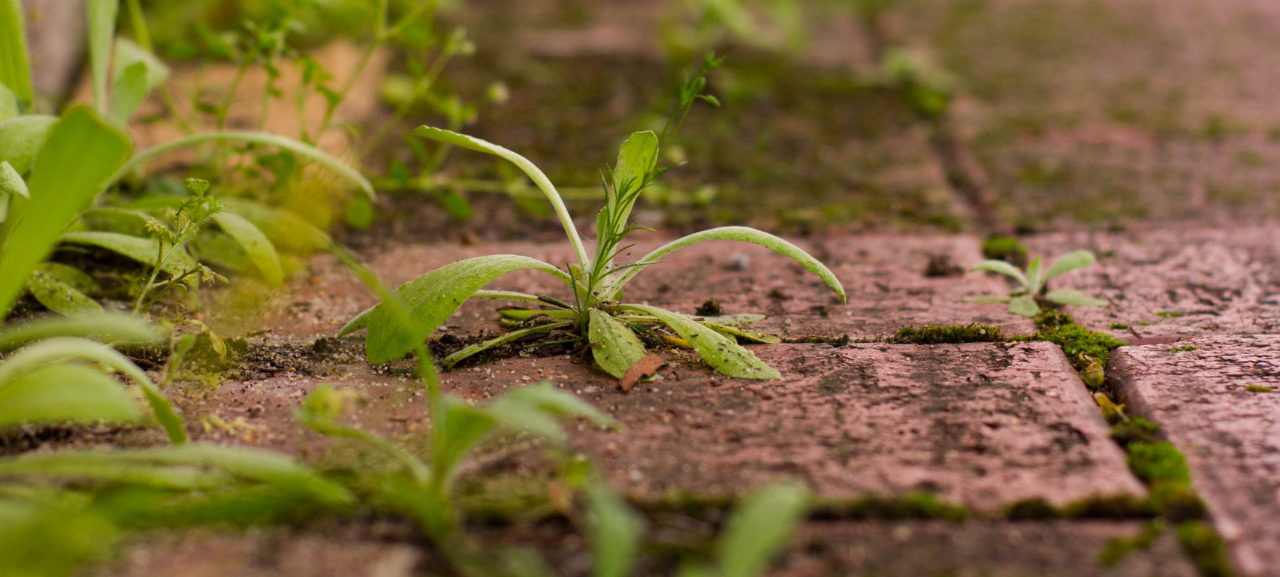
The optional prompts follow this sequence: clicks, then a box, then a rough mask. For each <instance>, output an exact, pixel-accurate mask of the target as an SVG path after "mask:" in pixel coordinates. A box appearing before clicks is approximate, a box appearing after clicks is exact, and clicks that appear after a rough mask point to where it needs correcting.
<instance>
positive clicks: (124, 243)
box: [59, 231, 196, 276]
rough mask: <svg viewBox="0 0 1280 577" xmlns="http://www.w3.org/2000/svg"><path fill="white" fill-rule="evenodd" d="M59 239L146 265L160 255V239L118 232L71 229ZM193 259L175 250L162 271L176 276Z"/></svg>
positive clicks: (189, 265) (190, 263) (191, 264)
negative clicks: (100, 249) (105, 251)
mask: <svg viewBox="0 0 1280 577" xmlns="http://www.w3.org/2000/svg"><path fill="white" fill-rule="evenodd" d="M59 240H61V241H62V242H65V243H68V244H82V245H88V246H96V247H98V248H102V249H106V250H109V251H111V252H114V253H116V254H118V255H121V256H125V257H128V258H131V259H133V260H136V261H138V262H140V263H142V264H145V265H148V266H155V264H156V260H157V259H158V258H159V257H160V241H159V240H157V239H154V238H141V237H137V236H130V235H127V234H120V233H118V232H98V231H73V232H67V233H63V235H62V236H61V237H59ZM195 264H196V263H195V260H194V259H192V258H191V255H190V254H187V252H186V251H184V250H175V251H173V253H172V254H171V256H170V257H169V261H168V262H166V263H165V264H164V267H163V270H164V272H166V273H168V274H170V275H173V276H177V275H180V274H182V271H183V267H187V268H190V267H194V266H195Z"/></svg>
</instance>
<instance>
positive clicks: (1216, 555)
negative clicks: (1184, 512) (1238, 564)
mask: <svg viewBox="0 0 1280 577" xmlns="http://www.w3.org/2000/svg"><path fill="white" fill-rule="evenodd" d="M1178 542H1180V543H1182V550H1183V551H1185V552H1186V553H1187V556H1188V557H1190V558H1191V562H1192V563H1194V564H1195V566H1196V569H1197V570H1199V571H1200V575H1201V576H1202V577H1230V576H1231V575H1234V574H1235V571H1234V570H1233V569H1232V567H1231V557H1230V555H1229V554H1228V553H1227V545H1226V543H1225V542H1223V540H1222V537H1221V536H1220V535H1218V532H1217V531H1215V530H1214V529H1213V526H1212V525H1210V524H1208V523H1204V522H1201V521H1188V522H1186V523H1182V524H1181V525H1178Z"/></svg>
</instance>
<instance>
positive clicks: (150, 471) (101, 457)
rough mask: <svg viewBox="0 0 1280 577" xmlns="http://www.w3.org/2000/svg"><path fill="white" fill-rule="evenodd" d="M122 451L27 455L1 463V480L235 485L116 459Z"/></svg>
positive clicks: (189, 472)
mask: <svg viewBox="0 0 1280 577" xmlns="http://www.w3.org/2000/svg"><path fill="white" fill-rule="evenodd" d="M121 453H123V451H66V452H59V453H48V454H37V453H27V454H25V455H22V456H19V457H17V458H13V459H5V460H0V478H4V477H18V478H22V477H30V478H38V479H74V480H91V481H97V482H100V483H127V484H130V485H140V486H145V487H156V488H163V489H186V490H191V489H214V488H217V487H221V486H226V485H227V484H228V483H231V482H234V480H235V479H233V478H232V477H231V476H229V475H226V474H218V473H214V474H210V473H209V472H206V471H200V470H197V469H191V468H185V467H184V468H174V467H160V466H155V465H153V464H147V463H139V462H136V461H133V460H128V459H116V458H113V457H115V456H118V455H120V454H121Z"/></svg>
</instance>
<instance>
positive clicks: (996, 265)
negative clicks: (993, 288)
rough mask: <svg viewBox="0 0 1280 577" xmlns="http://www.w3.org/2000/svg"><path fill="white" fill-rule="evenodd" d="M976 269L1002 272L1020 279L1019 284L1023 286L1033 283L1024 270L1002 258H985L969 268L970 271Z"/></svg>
mask: <svg viewBox="0 0 1280 577" xmlns="http://www.w3.org/2000/svg"><path fill="white" fill-rule="evenodd" d="M975 270H981V271H987V272H994V273H997V274H1002V275H1005V276H1007V277H1010V278H1012V279H1014V280H1016V281H1018V284H1020V285H1022V287H1023V288H1030V287H1031V284H1030V283H1029V282H1028V281H1027V277H1026V275H1024V274H1022V271H1020V270H1018V267H1015V266H1013V265H1011V264H1009V263H1007V262H1005V261H1002V260H996V259H991V260H984V261H982V262H980V263H978V264H975V265H973V267H972V268H970V269H969V272H973V271H975Z"/></svg>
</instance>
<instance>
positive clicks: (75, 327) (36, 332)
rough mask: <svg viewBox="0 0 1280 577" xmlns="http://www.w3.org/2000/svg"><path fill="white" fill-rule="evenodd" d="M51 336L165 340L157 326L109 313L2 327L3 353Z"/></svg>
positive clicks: (121, 340) (0, 339)
mask: <svg viewBox="0 0 1280 577" xmlns="http://www.w3.org/2000/svg"><path fill="white" fill-rule="evenodd" d="M51 337H86V338H90V339H94V340H98V341H103V342H153V341H156V340H159V339H161V338H163V335H162V334H161V333H160V332H159V331H158V330H156V327H155V326H154V325H151V324H150V323H147V322H145V321H142V320H140V319H137V318H134V317H132V316H128V315H122V314H116V313H107V314H102V315H98V316H93V317H86V318H83V319H68V318H59V317H44V318H38V319H35V320H31V321H26V322H23V323H16V324H11V325H5V326H4V327H3V328H0V352H8V351H11V350H13V349H15V348H17V347H20V346H22V345H25V344H27V343H31V342H35V341H38V340H41V339H47V338H51Z"/></svg>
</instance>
